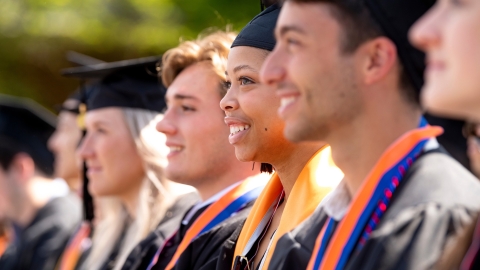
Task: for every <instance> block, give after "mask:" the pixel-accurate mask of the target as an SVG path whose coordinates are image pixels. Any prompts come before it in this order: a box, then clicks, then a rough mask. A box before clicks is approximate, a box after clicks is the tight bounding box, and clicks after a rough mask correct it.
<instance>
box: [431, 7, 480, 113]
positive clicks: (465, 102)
mask: <svg viewBox="0 0 480 270" xmlns="http://www.w3.org/2000/svg"><path fill="white" fill-rule="evenodd" d="M478 26H480V14H475V16H473V14H472V13H470V15H465V16H462V17H456V18H453V17H452V18H451V21H449V24H447V25H446V27H445V29H444V31H443V36H442V44H441V47H440V48H439V50H440V54H441V56H442V57H443V58H444V61H445V69H444V72H443V73H442V72H439V73H437V74H433V75H432V76H427V83H426V87H425V91H424V93H422V94H423V95H422V98H423V101H424V102H425V104H426V106H427V107H428V108H430V109H431V110H432V111H433V112H440V113H446V114H450V115H456V116H465V115H467V114H468V113H469V112H468V111H470V110H472V108H475V107H477V106H478V103H480V95H478V91H479V90H480V89H479V88H480V76H478V70H480V50H478V48H479V47H480V27H478Z"/></svg>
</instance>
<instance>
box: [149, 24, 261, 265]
mask: <svg viewBox="0 0 480 270" xmlns="http://www.w3.org/2000/svg"><path fill="white" fill-rule="evenodd" d="M234 38H235V34H233V33H229V32H221V31H219V32H215V33H212V34H209V35H206V36H204V37H201V38H199V39H197V40H193V41H186V42H183V43H181V44H180V45H179V46H178V47H176V48H173V49H171V50H169V51H167V52H166V53H165V54H164V56H163V59H162V66H161V71H160V76H161V77H162V81H163V83H164V85H165V86H166V87H167V88H168V90H167V93H166V96H165V99H166V102H167V110H166V111H165V115H164V118H163V119H162V120H161V121H160V122H159V123H158V124H157V129H158V131H160V132H162V133H164V134H165V135H166V136H167V146H168V147H169V148H170V153H169V154H168V161H169V163H168V166H167V167H166V170H165V173H166V176H167V177H168V178H169V179H171V180H173V181H176V182H179V183H182V184H187V185H191V186H193V187H195V188H196V189H197V190H198V193H199V195H200V197H201V199H202V202H201V203H199V204H197V205H195V206H194V207H192V208H191V209H190V210H189V211H188V212H187V214H186V215H185V216H184V218H183V220H182V223H181V225H180V227H179V230H178V231H177V232H176V233H175V234H174V235H171V236H167V239H168V240H167V241H166V242H165V244H164V245H163V246H161V247H160V249H158V251H157V253H156V254H155V256H154V257H153V258H151V260H150V261H149V266H148V269H172V268H175V269H200V268H202V269H206V268H215V264H216V258H217V257H218V253H219V249H220V246H221V245H222V244H223V242H225V240H226V239H227V238H228V237H229V236H230V235H231V234H232V233H233V232H234V230H235V229H236V228H237V227H238V226H239V224H241V223H242V222H243V221H244V220H245V218H246V217H247V215H248V212H249V210H250V207H251V206H252V205H253V202H254V201H255V199H256V198H257V196H258V195H259V194H260V192H261V190H262V189H263V186H264V184H265V183H266V180H267V178H268V177H267V176H266V175H265V177H263V176H259V175H258V170H255V171H254V170H252V164H251V163H242V162H240V161H238V160H237V158H236V157H235V150H234V148H233V146H231V145H230V144H229V142H228V135H229V133H230V132H229V128H228V126H226V125H225V123H224V121H223V117H224V113H223V111H222V110H221V109H220V107H219V103H220V100H221V98H222V97H223V96H224V95H225V93H226V89H225V85H224V82H225V67H226V61H227V56H228V53H229V51H230V46H231V44H232V42H233V40H234ZM258 167H259V166H258Z"/></svg>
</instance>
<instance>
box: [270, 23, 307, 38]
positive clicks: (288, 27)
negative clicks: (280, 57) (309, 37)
mask: <svg viewBox="0 0 480 270" xmlns="http://www.w3.org/2000/svg"><path fill="white" fill-rule="evenodd" d="M288 32H297V33H299V34H305V31H304V30H303V29H302V28H300V27H298V26H296V25H284V26H282V27H280V28H279V29H278V30H276V31H275V38H276V39H279V38H281V37H282V36H284V35H285V34H286V33H288Z"/></svg>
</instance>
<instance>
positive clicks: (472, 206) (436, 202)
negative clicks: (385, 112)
mask: <svg viewBox="0 0 480 270" xmlns="http://www.w3.org/2000/svg"><path fill="white" fill-rule="evenodd" d="M478 194H480V183H479V181H478V179H476V178H475V177H474V176H473V175H472V174H471V173H470V172H468V171H467V170H466V169H465V168H463V167H462V166H461V165H460V164H459V163H458V162H456V161H455V160H454V159H452V158H451V157H450V156H448V155H447V154H446V153H445V152H444V150H440V149H435V150H431V151H428V152H427V153H424V154H423V155H421V156H420V157H419V159H418V160H417V161H416V162H414V163H413V165H412V167H411V168H410V169H409V170H408V171H407V174H406V175H405V178H404V180H403V181H402V182H401V183H400V186H399V187H398V189H397V191H396V192H395V193H394V195H393V197H392V200H391V204H390V206H389V207H388V209H387V211H386V212H385V215H384V216H383V218H382V219H381V221H380V223H379V225H378V227H377V228H376V229H375V230H374V231H373V232H372V234H371V235H370V237H369V239H368V240H367V242H366V244H365V246H364V247H363V249H361V251H360V252H358V253H355V252H354V253H353V255H352V256H350V258H349V260H348V262H347V264H346V267H345V269H350V270H360V269H376V270H377V269H389V270H391V269H412V270H413V269H415V270H420V269H430V268H431V267H432V266H433V265H434V264H435V262H436V261H437V260H438V259H439V256H440V255H441V254H442V250H443V247H444V245H445V243H446V242H447V240H448V239H450V237H452V236H453V235H454V234H455V233H456V232H458V231H459V230H461V229H462V228H463V227H464V226H465V225H466V224H468V222H469V221H471V219H472V218H473V216H474V215H475V213H476V211H477V209H478V208H479V206H480V196H478ZM327 218H328V215H327V213H326V211H325V209H324V207H319V208H318V209H317V210H316V211H315V213H314V214H313V215H312V216H311V217H310V218H309V219H307V220H306V221H305V222H304V223H303V224H301V225H300V226H298V227H297V228H296V229H294V230H293V231H291V232H290V233H288V234H286V235H284V236H283V237H282V238H281V239H280V241H279V242H278V244H277V247H276V249H275V251H274V255H273V257H272V260H271V262H270V265H269V268H268V269H275V270H277V269H289V270H291V269H306V268H307V265H308V263H309V260H310V258H311V256H312V252H313V249H314V247H315V243H316V239H317V236H318V235H319V234H320V231H321V229H322V227H323V225H324V224H325V222H326V220H327ZM337 225H338V222H335V224H334V227H336V226H337Z"/></svg>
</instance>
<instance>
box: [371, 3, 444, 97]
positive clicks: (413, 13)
mask: <svg viewBox="0 0 480 270" xmlns="http://www.w3.org/2000/svg"><path fill="white" fill-rule="evenodd" d="M365 3H366V6H367V8H368V10H369V11H370V13H371V15H372V17H373V19H374V20H375V21H376V22H377V23H378V24H379V25H380V27H381V28H382V30H383V31H384V33H385V35H386V36H387V37H388V38H390V39H391V40H392V41H393V42H394V43H395V45H396V46H397V52H398V55H399V57H400V61H401V62H402V65H403V67H404V69H405V71H406V73H407V75H408V77H409V78H410V79H411V82H412V84H413V86H414V87H415V89H416V90H417V91H418V92H420V89H421V88H422V86H423V73H424V70H425V54H424V53H422V52H421V51H419V50H417V49H416V48H414V47H413V46H412V44H411V43H410V41H409V40H408V31H409V29H410V27H411V26H412V25H413V24H414V23H415V22H416V21H417V20H418V19H419V18H420V17H421V16H422V15H423V14H425V12H427V10H429V9H430V8H431V7H432V6H433V5H434V4H435V0H365Z"/></svg>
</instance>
